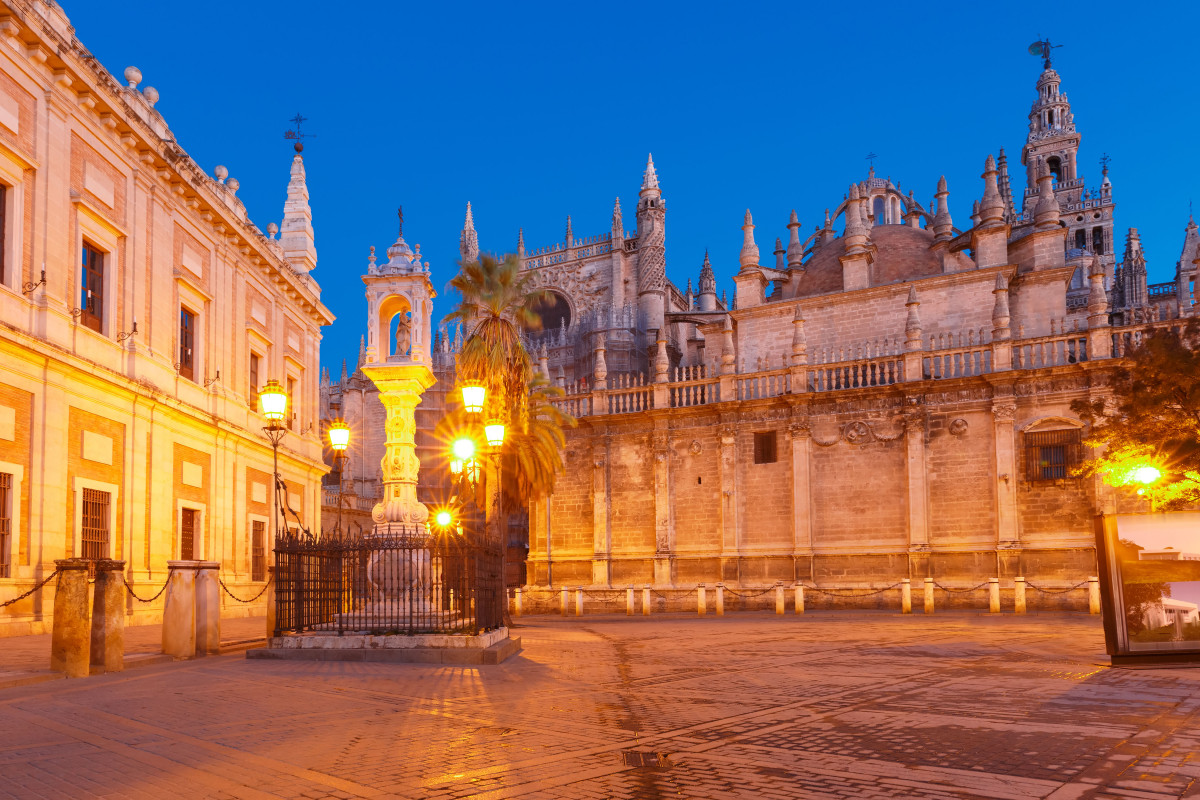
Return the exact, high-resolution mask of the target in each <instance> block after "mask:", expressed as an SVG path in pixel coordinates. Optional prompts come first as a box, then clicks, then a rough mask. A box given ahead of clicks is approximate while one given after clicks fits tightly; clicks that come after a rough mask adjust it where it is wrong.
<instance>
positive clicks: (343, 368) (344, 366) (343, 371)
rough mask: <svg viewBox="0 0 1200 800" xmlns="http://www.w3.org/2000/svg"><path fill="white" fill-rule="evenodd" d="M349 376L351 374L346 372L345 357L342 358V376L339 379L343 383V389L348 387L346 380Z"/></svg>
mask: <svg viewBox="0 0 1200 800" xmlns="http://www.w3.org/2000/svg"><path fill="white" fill-rule="evenodd" d="M348 378H349V376H348V375H347V373H346V359H344V358H343V359H342V377H340V378H339V379H338V381H339V384H340V385H341V387H342V388H343V389H344V388H346V381H347V380H348Z"/></svg>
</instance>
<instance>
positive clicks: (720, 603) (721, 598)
mask: <svg viewBox="0 0 1200 800" xmlns="http://www.w3.org/2000/svg"><path fill="white" fill-rule="evenodd" d="M717 616H718V617H723V616H725V584H723V583H718V584H717Z"/></svg>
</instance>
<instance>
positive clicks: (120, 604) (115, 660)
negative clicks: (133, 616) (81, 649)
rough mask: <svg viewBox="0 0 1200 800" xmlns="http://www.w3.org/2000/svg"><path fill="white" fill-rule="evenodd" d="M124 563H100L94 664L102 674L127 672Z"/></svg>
mask: <svg viewBox="0 0 1200 800" xmlns="http://www.w3.org/2000/svg"><path fill="white" fill-rule="evenodd" d="M124 570H125V562H124V561H112V560H110V559H105V560H103V561H97V562H96V588H95V593H94V594H93V599H92V637H91V640H92V641H91V658H90V661H91V664H92V666H94V667H99V670H98V671H100V672H120V671H121V670H123V669H125V580H124V578H123V576H122V574H121V573H122V572H123V571H124Z"/></svg>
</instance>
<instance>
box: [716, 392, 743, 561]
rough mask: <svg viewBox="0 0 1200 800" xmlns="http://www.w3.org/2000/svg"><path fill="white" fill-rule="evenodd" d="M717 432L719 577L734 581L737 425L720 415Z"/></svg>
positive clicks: (736, 543)
mask: <svg viewBox="0 0 1200 800" xmlns="http://www.w3.org/2000/svg"><path fill="white" fill-rule="evenodd" d="M723 416H724V415H723ZM717 433H718V435H719V436H720V439H721V462H720V472H721V580H722V581H737V580H738V578H739V575H738V572H739V570H738V562H737V559H738V513H737V512H738V504H737V425H736V424H734V422H733V421H732V419H728V418H723V419H722V422H721V426H720V428H719V429H718V431H717Z"/></svg>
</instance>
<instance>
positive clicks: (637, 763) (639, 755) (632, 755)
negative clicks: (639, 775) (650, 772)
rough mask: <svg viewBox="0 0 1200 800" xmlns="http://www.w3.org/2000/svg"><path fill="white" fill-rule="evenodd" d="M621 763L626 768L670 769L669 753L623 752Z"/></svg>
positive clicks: (647, 751) (649, 751)
mask: <svg viewBox="0 0 1200 800" xmlns="http://www.w3.org/2000/svg"><path fill="white" fill-rule="evenodd" d="M621 762H622V763H624V764H625V766H627V767H651V768H653V769H670V768H671V767H673V766H675V765H674V764H672V763H671V754H670V753H655V752H654V751H653V750H623V751H621Z"/></svg>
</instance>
